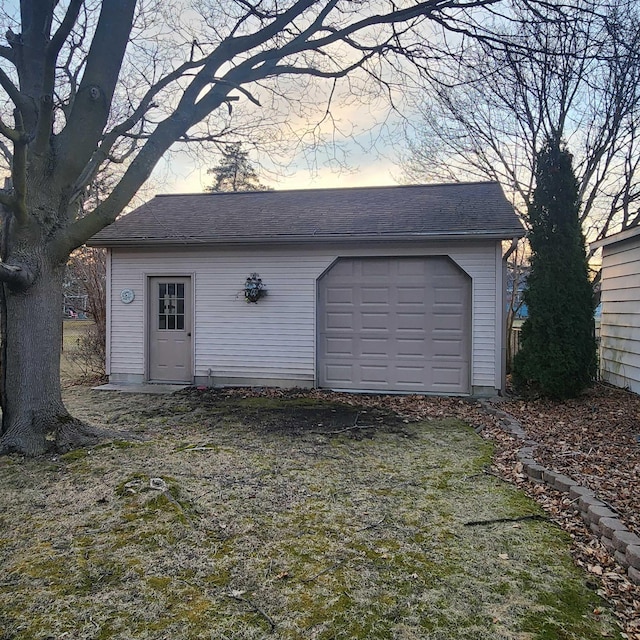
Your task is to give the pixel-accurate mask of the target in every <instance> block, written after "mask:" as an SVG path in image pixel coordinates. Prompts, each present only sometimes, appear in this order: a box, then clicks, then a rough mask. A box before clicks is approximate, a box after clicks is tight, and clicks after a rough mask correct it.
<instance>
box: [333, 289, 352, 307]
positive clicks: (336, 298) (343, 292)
mask: <svg viewBox="0 0 640 640" xmlns="http://www.w3.org/2000/svg"><path fill="white" fill-rule="evenodd" d="M327 301H328V302H329V303H330V304H353V288H352V287H350V286H345V287H331V288H330V289H328V290H327Z"/></svg>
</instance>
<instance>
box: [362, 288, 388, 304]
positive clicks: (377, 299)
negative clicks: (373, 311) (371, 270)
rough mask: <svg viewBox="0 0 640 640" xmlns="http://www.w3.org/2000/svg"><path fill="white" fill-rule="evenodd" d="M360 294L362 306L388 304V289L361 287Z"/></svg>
mask: <svg viewBox="0 0 640 640" xmlns="http://www.w3.org/2000/svg"><path fill="white" fill-rule="evenodd" d="M360 292H361V293H360V301H361V302H362V304H375V305H379V304H383V305H387V304H389V296H390V292H389V287H362V289H360Z"/></svg>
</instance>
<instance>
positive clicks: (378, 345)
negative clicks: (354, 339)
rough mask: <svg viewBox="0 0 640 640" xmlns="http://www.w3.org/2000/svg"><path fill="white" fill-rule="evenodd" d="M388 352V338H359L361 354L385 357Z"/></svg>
mask: <svg viewBox="0 0 640 640" xmlns="http://www.w3.org/2000/svg"><path fill="white" fill-rule="evenodd" d="M388 352H389V339H388V338H367V337H363V338H361V339H360V355H362V356H382V357H386V355H387V353H388Z"/></svg>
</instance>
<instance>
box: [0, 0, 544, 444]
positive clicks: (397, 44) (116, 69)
mask: <svg viewBox="0 0 640 640" xmlns="http://www.w3.org/2000/svg"><path fill="white" fill-rule="evenodd" d="M187 1H188V0H175V1H174V2H162V1H160V0H108V1H107V0H62V1H60V0H21V1H20V3H19V14H18V15H11V14H10V12H9V10H10V8H11V7H12V6H13V4H12V3H6V4H4V5H3V7H4V10H3V9H2V7H0V19H1V20H2V23H3V25H2V26H3V32H6V34H7V43H6V45H4V46H0V88H1V89H2V100H0V107H1V106H2V105H5V106H6V107H7V109H6V111H5V112H4V114H3V117H2V119H0V137H1V139H2V141H3V144H4V150H5V152H6V153H7V154H8V155H9V156H10V165H11V177H12V186H11V188H10V189H5V190H4V191H2V192H0V204H1V205H2V206H3V214H2V243H1V255H0V259H1V261H0V281H1V282H2V285H3V286H2V291H1V293H2V299H1V300H0V306H1V308H2V336H3V340H2V381H1V384H0V390H1V393H0V400H1V402H2V439H1V442H0V450H2V451H5V452H6V451H18V452H22V453H25V454H32V455H33V454H39V453H42V452H43V451H45V450H46V449H47V447H50V446H56V447H58V448H59V449H64V448H69V447H73V446H76V445H78V444H81V443H86V442H94V441H95V438H96V434H95V432H94V431H92V430H91V429H89V428H88V427H86V425H83V424H82V423H80V422H79V421H77V420H75V419H73V418H72V417H71V416H70V415H69V414H68V412H67V410H66V408H65V407H64V404H63V402H62V398H61V391H60V381H59V351H58V345H59V343H60V330H61V329H60V327H61V324H62V323H61V322H60V314H61V308H60V307H61V305H60V297H61V286H62V278H63V272H64V266H65V264H66V262H67V260H68V257H69V255H70V253H71V252H72V251H73V250H74V249H76V248H77V247H79V246H81V245H82V244H83V243H84V242H85V241H86V240H87V239H88V238H89V237H91V236H92V235H93V234H94V233H96V232H97V231H99V230H100V229H102V228H103V227H104V226H106V225H107V224H109V223H111V222H112V221H113V220H115V218H116V217H117V216H118V215H119V214H120V213H121V212H122V210H123V208H124V207H125V206H126V205H127V203H128V202H129V201H130V200H131V198H132V197H133V196H134V195H135V193H136V191H137V190H138V189H139V188H140V186H141V185H142V184H143V183H144V182H145V180H147V178H149V176H150V174H151V172H152V170H153V168H154V167H155V166H156V163H157V162H158V161H159V159H160V158H161V157H162V156H163V154H164V153H165V152H167V150H169V149H170V147H172V145H175V143H187V142H198V141H200V142H206V141H218V142H220V141H224V140H228V139H229V135H230V133H231V132H237V131H236V129H237V128H238V127H240V126H241V124H238V123H239V122H241V121H239V120H238V119H237V114H238V113H240V114H241V113H242V111H243V109H244V110H246V108H247V106H249V107H251V108H252V109H254V113H261V112H262V111H263V110H264V111H265V112H267V111H269V109H271V108H272V107H273V108H274V109H275V108H277V107H281V106H282V105H285V106H286V105H287V104H295V105H296V106H298V105H301V104H304V101H305V98H304V96H309V95H312V92H310V90H306V89H308V87H309V86H311V84H312V81H318V82H320V81H325V82H328V83H329V85H328V86H329V88H330V90H329V91H328V96H329V97H328V102H327V106H326V111H327V113H330V109H331V99H332V95H333V92H332V87H333V86H334V84H337V83H339V82H340V80H341V79H345V81H347V82H350V83H351V84H349V89H355V88H356V84H357V83H355V81H352V80H353V79H354V78H356V77H359V78H360V80H361V81H362V82H363V86H364V85H365V84H366V87H368V88H367V89H366V90H367V91H371V86H372V83H375V84H377V85H378V86H380V87H383V88H384V89H385V91H388V90H389V88H390V86H391V84H392V81H393V79H394V78H396V77H399V76H402V75H403V74H406V73H407V69H409V68H412V69H414V70H428V69H429V67H430V65H431V64H432V61H433V58H434V57H435V56H437V55H439V54H440V52H439V50H438V46H437V42H436V41H437V36H436V30H440V31H450V32H452V33H464V34H465V39H468V38H478V37H481V38H485V39H489V38H490V36H489V34H488V32H487V29H486V28H485V27H484V26H483V24H482V21H481V20H480V18H481V17H482V16H481V15H480V14H481V13H482V11H486V10H488V9H490V10H491V11H492V12H496V11H498V9H499V8H500V7H502V6H504V7H505V9H508V4H507V3H506V2H504V1H503V2H501V1H500V0H426V1H423V2H418V1H410V2H403V3H397V2H395V1H394V0H377V1H376V2H365V1H359V0H358V1H353V0H352V1H346V0H277V1H276V0H260V1H258V0H256V1H255V2H252V1H250V0H220V1H219V2H210V3H208V4H207V3H206V2H198V3H194V6H193V7H188V6H187ZM530 1H531V2H532V3H533V2H535V0H530ZM540 2H541V4H543V5H545V4H547V3H546V2H543V1H542V0H540ZM2 11H4V13H2ZM196 11H198V12H199V15H196V13H195V12H196ZM427 33H428V34H430V35H429V36H428V37H427V36H425V34H427ZM364 80H366V83H364ZM303 91H304V93H303ZM364 93H366V91H365V90H363V95H364ZM272 112H273V111H272ZM106 164H112V165H114V166H115V167H117V168H119V169H120V170H121V173H120V174H119V177H118V179H117V180H116V181H115V182H114V184H113V185H112V187H111V188H110V191H109V194H108V195H107V197H106V198H105V199H104V200H103V201H102V202H101V203H100V204H99V205H97V206H96V207H95V208H92V209H91V210H89V211H86V210H85V209H84V208H83V206H82V201H83V198H84V197H85V194H86V189H87V185H89V184H90V183H91V181H92V180H93V179H94V177H95V176H96V175H97V173H98V172H99V171H100V170H101V169H102V168H103V167H104V166H105V165H106Z"/></svg>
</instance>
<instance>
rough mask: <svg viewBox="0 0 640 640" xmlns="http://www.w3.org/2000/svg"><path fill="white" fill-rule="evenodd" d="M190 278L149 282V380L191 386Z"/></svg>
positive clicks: (151, 279) (162, 279) (172, 278)
mask: <svg viewBox="0 0 640 640" xmlns="http://www.w3.org/2000/svg"><path fill="white" fill-rule="evenodd" d="M191 331H192V303H191V278H189V277H179V278H176V277H166V278H163V277H153V278H149V349H148V354H149V380H150V381H152V382H192V381H193V370H192V369H193V367H192V346H191Z"/></svg>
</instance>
